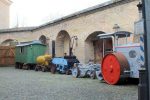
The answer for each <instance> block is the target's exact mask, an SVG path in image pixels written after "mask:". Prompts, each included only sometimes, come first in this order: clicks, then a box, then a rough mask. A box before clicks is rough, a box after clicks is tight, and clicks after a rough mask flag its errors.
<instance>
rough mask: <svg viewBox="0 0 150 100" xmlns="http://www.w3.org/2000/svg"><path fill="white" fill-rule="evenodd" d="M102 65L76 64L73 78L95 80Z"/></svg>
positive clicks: (73, 69)
mask: <svg viewBox="0 0 150 100" xmlns="http://www.w3.org/2000/svg"><path fill="white" fill-rule="evenodd" d="M100 66H101V65H100V64H93V63H88V64H80V63H76V64H75V66H74V67H73V68H72V76H73V77H76V78H83V77H90V78H91V79H95V78H96V77H100V76H97V75H96V73H98V72H97V71H100Z"/></svg>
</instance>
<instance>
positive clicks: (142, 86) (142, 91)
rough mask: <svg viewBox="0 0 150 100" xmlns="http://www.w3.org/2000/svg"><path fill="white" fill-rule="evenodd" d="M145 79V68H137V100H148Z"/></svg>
mask: <svg viewBox="0 0 150 100" xmlns="http://www.w3.org/2000/svg"><path fill="white" fill-rule="evenodd" d="M146 81H147V78H146V69H145V68H144V67H141V68H140V69H139V84H138V100H148V97H147V95H148V92H147V89H146V88H147V86H146Z"/></svg>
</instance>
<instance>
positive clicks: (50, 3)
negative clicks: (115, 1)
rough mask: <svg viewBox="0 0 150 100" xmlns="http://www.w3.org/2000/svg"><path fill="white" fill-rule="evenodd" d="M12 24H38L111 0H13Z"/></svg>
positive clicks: (12, 25) (11, 8) (11, 10)
mask: <svg viewBox="0 0 150 100" xmlns="http://www.w3.org/2000/svg"><path fill="white" fill-rule="evenodd" d="M12 1H13V3H12V5H11V7H10V26H11V27H15V26H16V25H17V23H18V25H19V26H20V27H22V26H38V25H41V24H43V23H45V22H48V21H51V20H54V19H57V18H60V17H63V16H66V15H69V14H71V13H74V12H76V11H80V10H82V9H85V8H88V7H91V6H94V5H97V4H100V3H103V2H106V1H109V0H12Z"/></svg>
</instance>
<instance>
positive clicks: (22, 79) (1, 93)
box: [0, 67, 138, 100]
mask: <svg viewBox="0 0 150 100" xmlns="http://www.w3.org/2000/svg"><path fill="white" fill-rule="evenodd" d="M0 100H138V87H137V85H132V84H127V85H118V86H114V85H108V84H106V83H100V82H99V81H98V80H91V79H88V78H84V79H83V78H78V79H77V78H73V77H72V76H71V75H59V74H51V73H50V72H45V73H44V72H35V71H33V70H30V71H27V70H20V69H15V68H14V67H0Z"/></svg>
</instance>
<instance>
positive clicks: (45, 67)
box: [35, 54, 52, 72]
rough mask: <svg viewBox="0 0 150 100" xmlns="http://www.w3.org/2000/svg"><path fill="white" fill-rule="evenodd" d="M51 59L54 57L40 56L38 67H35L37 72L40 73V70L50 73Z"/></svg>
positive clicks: (37, 59)
mask: <svg viewBox="0 0 150 100" xmlns="http://www.w3.org/2000/svg"><path fill="white" fill-rule="evenodd" d="M51 59H52V56H51V55H48V54H45V55H42V56H38V57H37V58H36V62H37V65H36V67H35V71H40V70H42V71H43V72H45V71H49V70H50V66H49V63H50V61H51Z"/></svg>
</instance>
